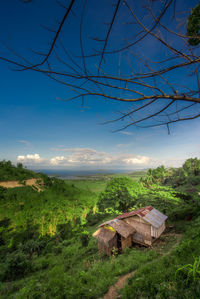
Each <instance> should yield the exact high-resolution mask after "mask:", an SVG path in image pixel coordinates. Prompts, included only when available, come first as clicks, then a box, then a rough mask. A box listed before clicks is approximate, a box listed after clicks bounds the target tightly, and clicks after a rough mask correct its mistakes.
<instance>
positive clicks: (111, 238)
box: [93, 219, 135, 255]
mask: <svg viewBox="0 0 200 299" xmlns="http://www.w3.org/2000/svg"><path fill="white" fill-rule="evenodd" d="M99 227H100V228H99V229H98V230H97V231H96V232H95V233H94V234H93V236H94V237H95V238H97V239H98V249H99V250H101V251H103V252H104V253H105V254H107V255H111V253H112V251H113V249H114V248H116V249H117V250H118V251H123V250H124V249H125V248H126V247H131V246H132V236H133V233H134V232H135V229H134V228H133V227H132V226H131V225H129V224H128V223H126V222H124V221H122V220H119V219H113V220H110V221H107V222H104V223H102V224H101V225H100V226H99Z"/></svg>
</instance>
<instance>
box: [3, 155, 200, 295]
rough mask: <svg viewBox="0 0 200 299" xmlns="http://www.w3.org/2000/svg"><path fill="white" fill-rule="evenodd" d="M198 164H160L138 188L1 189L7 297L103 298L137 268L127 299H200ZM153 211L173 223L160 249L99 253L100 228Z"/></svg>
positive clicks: (49, 184)
mask: <svg viewBox="0 0 200 299" xmlns="http://www.w3.org/2000/svg"><path fill="white" fill-rule="evenodd" d="M4 163H5V162H4ZM199 163H200V161H199V160H198V159H197V158H195V159H188V160H187V161H186V162H185V163H184V165H183V167H182V168H179V169H166V168H165V167H164V166H160V167H158V168H157V169H153V170H151V171H148V172H147V174H146V178H144V179H142V180H140V181H139V182H136V181H134V180H133V179H131V177H126V176H121V177H119V176H117V177H113V178H111V177H109V180H108V181H106V180H105V182H103V181H102V178H101V180H100V181H99V183H98V181H95V182H91V181H87V180H86V181H82V182H76V181H74V182H73V184H72V183H71V182H65V181H62V180H59V179H56V178H49V177H47V176H45V175H44V176H43V180H44V183H45V186H44V190H43V191H42V192H38V191H36V190H34V189H33V188H32V187H30V186H29V187H28V186H24V187H18V188H13V189H11V188H9V189H5V188H0V297H1V298H3V299H7V298H8V299H9V298H10V299H11V298H22V299H23V298H30V299H35V298H50V299H51V298H58V299H59V298H91V299H92V298H100V297H102V296H103V294H104V293H106V291H107V290H108V288H109V286H110V285H112V284H113V283H114V282H115V281H116V280H117V278H118V277H119V276H120V275H123V274H126V273H129V272H131V271H135V270H137V271H136V272H135V274H134V276H133V277H132V278H131V279H130V280H129V281H128V284H127V286H125V287H124V289H123V290H122V292H121V295H122V298H133V297H134V298H174V299H175V298H190V297H191V298H199V297H200V275H199V272H198V271H199V266H198V264H197V262H198V261H199V251H200V233H199V232H200V200H199V199H200V197H199V195H198V192H199V191H200V184H199V182H198V178H199V169H200V167H199ZM16 169H18V167H17V168H16ZM24 171H25V172H26V171H28V170H24ZM188 188H189V189H190V190H188ZM191 188H193V190H192V192H191ZM91 189H92V191H95V192H92V191H91ZM103 189H104V190H103ZM100 191H101V192H100ZM146 205H152V206H153V207H155V208H157V209H159V210H160V211H163V212H164V213H166V214H167V215H168V217H169V219H168V221H169V224H170V227H171V228H170V227H169V228H167V233H166V234H164V236H163V237H161V238H160V243H158V245H157V247H155V248H154V247H153V248H144V247H137V246H136V247H133V248H131V249H129V248H128V249H126V250H125V252H124V254H120V255H118V256H117V255H113V256H111V257H106V256H104V255H103V254H101V253H99V252H98V249H97V243H96V240H95V239H94V238H93V237H92V233H93V232H94V231H95V230H96V229H97V228H98V225H99V224H100V223H101V222H103V221H106V220H109V219H112V218H113V217H114V216H115V215H118V214H119V213H121V212H124V211H126V210H128V211H129V210H132V209H135V208H139V207H142V206H146ZM177 236H179V238H180V240H181V238H182V241H181V242H180V244H179V242H178V240H177ZM159 244H160V245H159ZM163 269H165V271H163ZM191 269H192V270H191Z"/></svg>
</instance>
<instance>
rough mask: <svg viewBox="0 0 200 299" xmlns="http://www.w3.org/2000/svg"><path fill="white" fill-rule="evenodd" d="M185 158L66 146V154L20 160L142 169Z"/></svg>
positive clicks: (34, 162) (36, 156) (170, 164)
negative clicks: (116, 152) (154, 156)
mask: <svg viewBox="0 0 200 299" xmlns="http://www.w3.org/2000/svg"><path fill="white" fill-rule="evenodd" d="M184 160H185V159H183V158H181V157H179V158H171V159H170V158H168V159H165V158H164V157H163V159H157V158H151V157H148V156H143V155H136V154H123V153H122V154H113V153H107V152H103V151H97V150H95V149H92V148H65V154H62V155H57V156H53V157H51V158H49V159H47V158H41V157H40V155H39V154H29V155H20V156H18V157H17V161H18V162H22V163H23V164H25V165H32V166H34V165H37V167H39V166H40V167H41V166H48V167H52V168H54V167H69V169H72V168H80V167H87V168H99V167H101V166H103V167H105V168H108V169H109V168H111V169H112V168H113V169H114V168H124V169H129V170H130V169H134V168H136V169H140V168H141V169H142V168H150V167H157V166H159V165H165V166H166V167H168V166H172V167H173V166H174V167H178V166H181V165H182V163H183V162H184Z"/></svg>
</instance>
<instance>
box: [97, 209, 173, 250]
mask: <svg viewBox="0 0 200 299" xmlns="http://www.w3.org/2000/svg"><path fill="white" fill-rule="evenodd" d="M167 218H168V217H167V216H166V215H164V214H163V213H161V212H160V211H158V210H157V209H155V208H153V207H152V206H147V207H144V208H141V209H139V210H134V211H132V212H129V213H124V214H122V215H119V216H118V217H116V218H115V219H112V220H109V221H107V222H104V223H102V224H101V225H99V229H98V230H97V231H96V232H95V233H94V234H93V236H94V237H95V238H97V239H98V249H99V250H101V251H103V252H104V253H105V254H107V255H110V254H111V253H112V251H113V248H116V249H118V251H119V252H120V251H123V250H124V249H125V248H126V247H132V244H133V243H139V244H142V245H145V246H151V245H152V243H153V241H154V240H156V239H157V238H159V237H160V235H161V234H162V232H163V231H164V230H165V221H166V219H167Z"/></svg>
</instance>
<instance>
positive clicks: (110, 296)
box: [103, 233, 182, 299]
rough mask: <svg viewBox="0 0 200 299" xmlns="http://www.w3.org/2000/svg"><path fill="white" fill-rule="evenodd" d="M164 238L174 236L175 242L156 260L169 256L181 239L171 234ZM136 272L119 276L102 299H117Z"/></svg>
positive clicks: (177, 235)
mask: <svg viewBox="0 0 200 299" xmlns="http://www.w3.org/2000/svg"><path fill="white" fill-rule="evenodd" d="M165 236H176V238H177V240H176V242H175V244H174V245H173V246H172V247H171V248H170V250H169V251H168V252H166V253H163V254H161V256H160V257H159V258H158V260H159V259H161V258H162V257H164V256H166V255H168V254H170V253H171V252H172V251H173V250H174V248H175V247H176V246H177V245H178V244H179V243H180V241H181V237H182V235H181V234H173V233H169V234H166V235H165ZM153 261H154V260H153ZM153 261H150V262H148V263H147V264H146V265H148V264H150V263H152V262H153ZM136 272H137V270H135V271H132V272H130V273H127V274H125V275H122V276H120V278H119V279H118V280H117V282H116V283H115V284H114V285H112V286H110V288H109V289H108V292H107V293H106V294H105V295H104V297H103V299H115V298H118V296H119V291H120V290H121V289H122V288H123V286H124V285H125V283H126V281H127V279H128V278H130V277H132V276H133V275H134V274H135V273H136Z"/></svg>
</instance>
